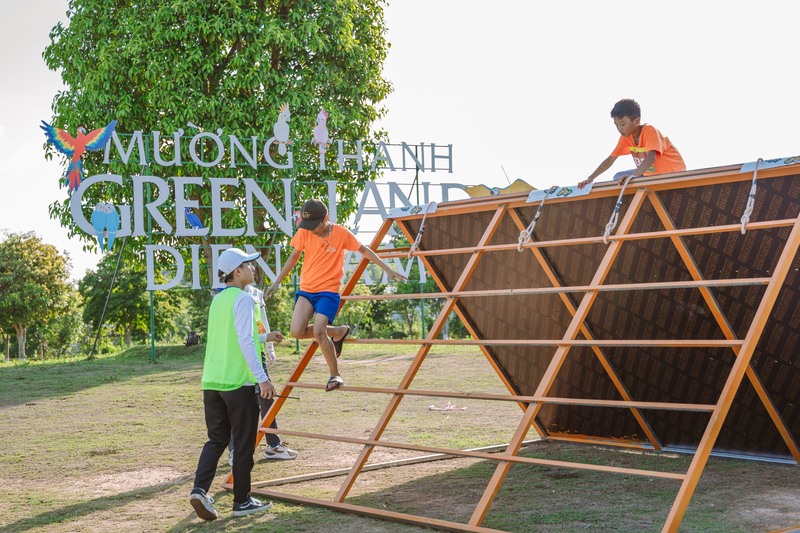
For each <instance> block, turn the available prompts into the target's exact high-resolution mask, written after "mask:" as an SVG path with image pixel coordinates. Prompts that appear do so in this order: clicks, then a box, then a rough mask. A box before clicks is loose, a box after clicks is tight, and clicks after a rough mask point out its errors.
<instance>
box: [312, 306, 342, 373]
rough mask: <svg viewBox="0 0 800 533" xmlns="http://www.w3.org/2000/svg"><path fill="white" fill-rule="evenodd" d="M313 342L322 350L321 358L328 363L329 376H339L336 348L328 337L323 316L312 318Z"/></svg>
mask: <svg viewBox="0 0 800 533" xmlns="http://www.w3.org/2000/svg"><path fill="white" fill-rule="evenodd" d="M313 329H314V340H315V341H317V344H319V347H320V349H321V350H322V356H323V357H324V358H325V362H326V363H328V370H330V373H331V376H338V375H339V362H338V360H337V359H336V348H335V347H334V346H333V341H332V340H331V338H330V337H328V317H326V316H325V315H321V314H317V316H315V317H314V325H313Z"/></svg>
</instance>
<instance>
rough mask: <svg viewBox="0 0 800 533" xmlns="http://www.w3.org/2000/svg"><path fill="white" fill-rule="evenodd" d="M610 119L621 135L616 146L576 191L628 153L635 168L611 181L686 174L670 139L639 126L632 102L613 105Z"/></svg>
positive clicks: (634, 104) (615, 176) (623, 172)
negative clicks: (657, 175) (671, 173)
mask: <svg viewBox="0 0 800 533" xmlns="http://www.w3.org/2000/svg"><path fill="white" fill-rule="evenodd" d="M611 118H613V119H614V125H615V126H616V127H617V131H619V133H620V138H619V141H618V142H617V146H616V147H615V148H614V151H613V152H611V155H610V156H608V157H607V158H605V160H604V161H603V162H602V163H600V165H599V166H598V167H597V169H596V170H595V171H594V172H592V173H591V174H590V175H589V177H588V178H586V179H585V180H583V181H582V182H580V183H579V184H578V188H579V189H582V188H584V187H585V186H586V185H588V184H590V183H591V182H592V181H594V179H595V178H596V177H597V176H599V175H600V174H602V173H603V172H605V171H606V170H608V169H609V168H611V165H613V164H614V161H615V160H616V159H617V157H619V156H621V155H625V154H628V153H629V154H631V155H632V156H633V161H634V163H635V164H636V168H635V169H633V170H623V171H622V172H617V173H616V174H615V175H614V181H624V179H625V178H628V179H630V178H638V177H639V176H652V175H653V174H667V173H669V172H683V171H684V170H686V163H684V162H683V158H682V157H681V154H680V153H679V152H678V149H677V148H675V146H674V145H673V144H672V143H671V142H670V140H669V138H667V137H666V136H665V135H662V134H661V132H660V131H658V130H657V129H656V128H654V127H653V126H651V125H650V124H641V119H642V111H641V109H640V108H639V104H638V103H637V102H636V101H635V100H630V99H625V100H620V101H619V102H617V103H616V104H614V107H613V109H611Z"/></svg>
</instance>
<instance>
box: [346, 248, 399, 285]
mask: <svg viewBox="0 0 800 533" xmlns="http://www.w3.org/2000/svg"><path fill="white" fill-rule="evenodd" d="M358 253H360V254H361V255H363V256H364V257H366V258H367V259H369V260H370V261H372V262H373V263H375V264H376V265H378V266H379V267H381V268H382V269H383V271H384V272H386V275H387V276H389V279H390V280H392V281H408V278H406V277H405V276H404V275H402V274H400V273H399V272H395V271H394V270H392V269H391V267H389V265H387V264H386V263H384V262H383V260H382V259H381V258H380V257H378V255H377V254H376V253H375V252H373V251H372V248H368V247H366V246H364V245H363V244H362V245H361V248H359V249H358Z"/></svg>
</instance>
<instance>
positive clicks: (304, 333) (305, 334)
mask: <svg viewBox="0 0 800 533" xmlns="http://www.w3.org/2000/svg"><path fill="white" fill-rule="evenodd" d="M313 314H314V306H312V305H311V302H309V301H308V300H306V299H305V298H303V297H302V296H301V297H299V298H298V299H297V303H295V305H294V312H293V313H292V325H291V326H290V328H289V331H290V333H291V334H292V337H294V338H295V339H310V338H312V337H314V329H313V327H312V326H311V324H309V323H308V321H309V320H311V316H312V315H313Z"/></svg>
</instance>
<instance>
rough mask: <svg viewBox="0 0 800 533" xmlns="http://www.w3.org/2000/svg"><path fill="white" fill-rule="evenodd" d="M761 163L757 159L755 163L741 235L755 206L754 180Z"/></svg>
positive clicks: (760, 159) (760, 160)
mask: <svg viewBox="0 0 800 533" xmlns="http://www.w3.org/2000/svg"><path fill="white" fill-rule="evenodd" d="M762 161H763V159H762V158H760V157H759V158H758V161H756V168H754V169H753V184H752V185H751V186H750V194H749V195H748V196H747V207H745V209H744V214H743V215H742V235H744V234H745V233H747V229H746V228H745V225H746V224H747V223H748V222H750V215H752V214H753V207H754V206H755V205H756V178H757V177H758V164H759V163H761V162H762Z"/></svg>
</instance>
